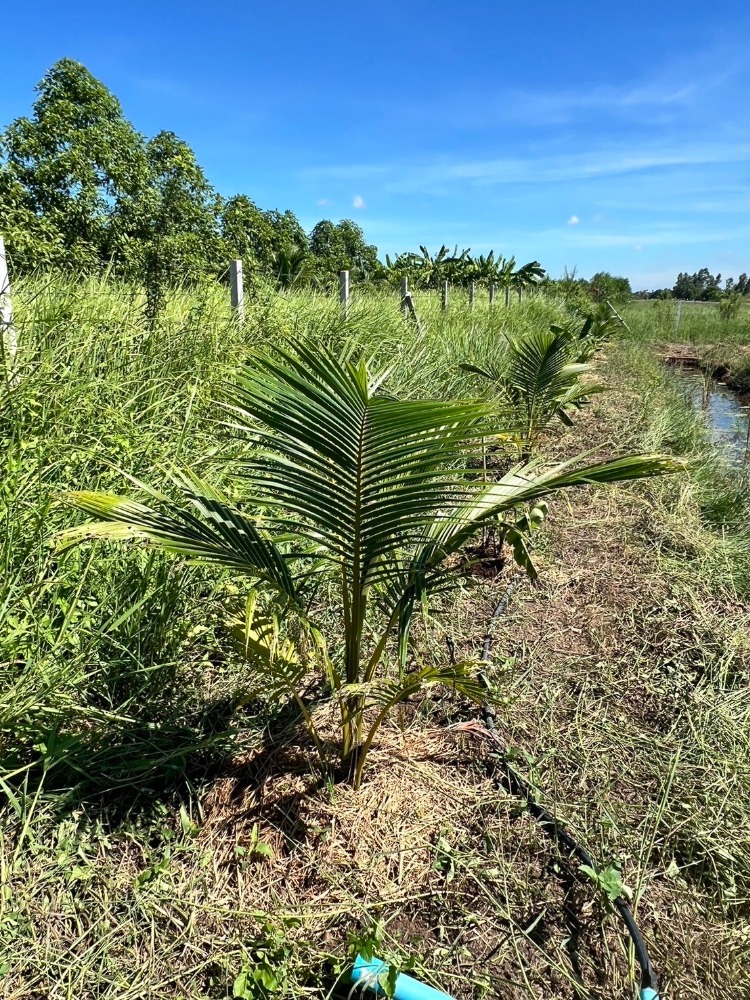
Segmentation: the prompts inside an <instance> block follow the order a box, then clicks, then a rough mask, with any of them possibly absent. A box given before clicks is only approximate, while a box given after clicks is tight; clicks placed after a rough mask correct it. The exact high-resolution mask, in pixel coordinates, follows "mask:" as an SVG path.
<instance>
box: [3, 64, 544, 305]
mask: <svg viewBox="0 0 750 1000" xmlns="http://www.w3.org/2000/svg"><path fill="white" fill-rule="evenodd" d="M36 90H37V98H36V101H35V102H34V104H33V109H32V115H31V117H28V118H19V119H17V120H16V121H14V122H13V123H12V124H11V125H9V126H8V127H7V128H6V129H5V130H4V131H3V132H0V233H2V234H3V235H4V236H5V239H6V244H7V246H8V250H9V257H10V262H11V265H12V269H13V271H14V273H15V274H24V273H29V272H31V271H34V270H37V269H40V268H50V267H55V268H65V269H68V270H70V271H72V272H74V273H76V274H81V273H86V272H93V271H98V270H103V269H109V270H110V271H111V272H112V273H114V274H116V275H119V276H122V277H125V278H130V279H135V280H138V281H142V282H143V283H144V284H145V286H146V288H147V289H148V290H151V291H153V293H154V295H155V297H156V299H158V298H159V296H160V294H161V293H160V289H163V288H164V287H166V286H168V285H170V284H175V283H180V284H182V283H193V282H195V281H198V280H201V279H202V278H206V277H213V278H216V277H221V276H225V275H226V272H227V268H228V264H229V261H230V260H232V259H234V258H237V257H239V258H242V260H243V263H244V271H245V275H246V276H247V278H248V279H249V280H250V281H252V280H253V278H265V279H270V280H272V281H275V282H276V283H277V284H278V285H279V286H281V287H283V288H288V287H291V286H294V285H316V286H324V287H325V286H330V285H332V284H333V283H334V282H335V281H336V276H337V274H338V272H339V271H340V270H344V269H346V270H349V272H350V276H351V279H352V281H353V282H355V283H357V282H360V283H361V282H366V283H370V284H376V283H379V282H392V283H396V282H398V281H399V280H400V279H401V278H403V277H408V278H409V279H410V282H411V283H412V284H413V286H414V287H422V288H437V287H439V285H440V284H441V283H442V282H443V281H451V282H452V283H454V284H465V285H467V284H469V283H470V282H472V281H474V282H477V283H479V284H485V285H496V286H500V287H506V288H511V287H512V288H514V289H523V288H524V287H527V286H529V285H533V284H536V283H537V282H539V281H540V280H542V279H543V278H544V277H545V272H544V270H543V269H542V268H541V266H540V265H539V263H538V262H537V261H531V262H529V263H527V264H521V265H518V264H517V263H516V260H515V258H514V257H509V258H506V257H503V256H502V255H498V256H496V255H495V253H494V252H490V253H489V254H487V255H480V256H478V257H472V255H471V254H470V252H469V251H468V250H463V251H461V252H460V253H459V251H458V248H455V249H454V250H453V251H450V250H449V249H448V247H446V246H443V247H441V248H440V250H439V251H438V252H437V253H436V254H434V255H432V254H430V253H429V252H428V250H427V249H426V248H425V247H420V250H419V252H418V253H405V254H401V255H399V256H398V257H396V258H395V259H394V260H391V259H390V258H386V262H385V263H381V262H380V261H379V260H378V256H377V248H376V247H375V246H373V245H371V244H369V243H367V241H366V240H365V236H364V233H363V231H362V229H361V228H360V226H358V225H357V224H356V223H355V222H353V221H351V220H350V219H344V220H343V221H340V222H336V223H334V222H331V221H329V220H327V219H324V220H322V221H321V222H319V223H318V224H317V225H316V226H315V227H314V228H313V229H312V231H311V232H310V233H307V232H306V231H305V229H304V228H303V226H302V225H301V223H300V222H299V220H298V219H297V217H296V216H295V215H294V213H293V212H291V211H288V210H287V211H283V212H282V211H277V210H276V209H272V210H264V209H261V208H259V207H258V205H256V203H255V202H254V201H253V200H252V198H250V197H249V196H248V195H245V194H238V195H235V196H234V197H231V198H223V197H221V196H220V195H219V194H218V192H217V191H216V190H215V189H214V188H213V187H212V185H211V184H210V183H209V181H208V179H207V178H206V176H205V174H204V173H203V170H202V169H201V167H200V165H199V164H198V162H197V160H196V157H195V154H194V152H193V150H192V149H191V148H190V146H189V145H188V144H187V143H186V142H184V141H183V140H181V139H180V138H178V137H177V136H176V135H175V134H174V133H173V132H159V134H158V135H156V136H154V137H153V138H151V139H146V138H145V137H144V136H143V135H141V134H140V133H139V132H137V131H136V130H135V128H134V127H133V126H132V125H131V123H130V122H129V121H127V120H126V118H125V117H124V115H123V112H122V108H121V106H120V102H119V101H118V100H117V98H116V97H115V96H114V95H113V94H112V93H110V91H109V90H108V89H107V88H106V87H105V86H104V84H103V83H101V82H100V81H99V80H97V79H95V78H94V77H93V76H92V75H91V73H89V72H88V70H87V69H86V68H85V67H84V66H82V65H81V64H80V63H77V62H75V61H73V60H71V59H61V60H60V61H59V62H57V63H56V64H55V65H54V66H53V67H52V68H51V69H50V70H49V71H48V72H47V73H46V74H45V76H44V78H43V79H42V81H41V82H40V84H39V85H38V86H37V88H36Z"/></svg>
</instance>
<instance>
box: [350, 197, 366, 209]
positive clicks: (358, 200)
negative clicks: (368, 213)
mask: <svg viewBox="0 0 750 1000" xmlns="http://www.w3.org/2000/svg"><path fill="white" fill-rule="evenodd" d="M352 206H353V207H354V208H364V207H365V199H364V198H363V197H362V195H361V194H355V195H354V198H353V200H352Z"/></svg>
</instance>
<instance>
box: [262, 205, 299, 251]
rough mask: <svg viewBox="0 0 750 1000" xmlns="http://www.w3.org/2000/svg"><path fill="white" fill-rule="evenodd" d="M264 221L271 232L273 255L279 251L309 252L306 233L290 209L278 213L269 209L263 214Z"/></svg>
mask: <svg viewBox="0 0 750 1000" xmlns="http://www.w3.org/2000/svg"><path fill="white" fill-rule="evenodd" d="M264 215H265V217H266V220H267V222H268V224H269V226H270V227H271V230H272V232H273V253H274V254H276V253H278V252H279V250H291V249H292V248H293V249H295V250H303V251H304V252H305V253H307V251H308V250H309V240H308V238H307V233H306V232H305V230H304V229H303V228H302V224H301V223H300V221H299V219H298V218H297V216H296V215H295V214H294V212H292V211H291V210H290V209H287V210H286V211H285V212H279V211H278V210H277V209H275V208H274V209H270V210H268V211H266V212H264Z"/></svg>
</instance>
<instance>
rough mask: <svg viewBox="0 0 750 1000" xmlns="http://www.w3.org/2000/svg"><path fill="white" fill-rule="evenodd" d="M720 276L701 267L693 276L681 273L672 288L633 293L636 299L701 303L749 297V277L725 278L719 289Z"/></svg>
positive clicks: (684, 272)
mask: <svg viewBox="0 0 750 1000" xmlns="http://www.w3.org/2000/svg"><path fill="white" fill-rule="evenodd" d="M721 280H722V279H721V275H720V274H711V272H710V271H709V270H708V268H707V267H702V268H701V269H700V271H696V272H695V274H688V272H687V271H681V272H680V273H679V274H678V275H677V281H676V282H675V283H674V286H673V287H672V288H657V289H655V290H653V291H641V292H636V293H635V298H637V299H691V300H698V301H701V302H715V301H718V300H720V299H724V298H726V297H727V296H732V297H734V296H738V295H739V296H743V295H750V277H748V276H747V274H744V273H743V274H741V275H740V276H739V278H737V279H736V280H735V279H734V278H725V279H724V287H723V288H722V287H721Z"/></svg>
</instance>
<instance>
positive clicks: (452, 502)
mask: <svg viewBox="0 0 750 1000" xmlns="http://www.w3.org/2000/svg"><path fill="white" fill-rule="evenodd" d="M385 379H386V373H383V372H379V373H376V372H371V371H370V370H369V369H368V366H367V364H366V363H365V362H364V361H358V362H354V361H352V360H350V359H348V358H344V359H338V358H336V357H334V356H333V355H331V354H330V353H328V352H326V351H325V350H322V349H320V348H314V347H311V346H307V345H303V344H297V345H296V346H293V347H283V348H279V349H277V350H274V351H273V352H271V351H267V352H259V353H257V354H256V355H255V356H254V357H253V358H252V360H251V361H250V362H249V363H248V365H247V367H246V369H245V371H244V373H243V374H242V375H241V376H240V377H239V378H238V379H237V382H236V384H235V385H234V386H233V387H232V388H231V390H230V399H229V404H230V408H231V411H232V413H233V420H234V426H235V427H236V429H237V431H238V432H239V433H241V434H243V435H246V436H249V438H250V440H251V442H252V443H253V445H254V451H253V452H252V454H251V457H250V458H248V459H246V460H245V461H244V462H243V463H242V465H241V468H240V473H241V476H242V478H243V479H244V483H245V486H246V499H245V501H244V502H243V503H242V504H241V505H240V504H234V503H231V502H230V501H229V500H227V499H226V498H225V497H224V496H222V495H221V494H220V493H219V492H218V491H216V490H214V489H212V488H211V487H210V486H208V485H207V484H205V483H203V482H200V481H199V480H198V479H196V478H194V477H192V476H181V477H179V482H180V484H181V486H182V488H183V490H184V494H185V503H184V505H179V504H176V503H174V502H170V501H169V500H167V498H166V497H163V496H161V495H159V494H157V493H156V492H155V491H153V490H151V491H150V493H151V495H152V496H153V497H154V498H156V499H157V500H158V505H157V506H156V507H150V506H146V505H145V504H142V503H138V502H136V501H134V500H129V499H125V498H121V497H116V496H110V495H106V494H97V493H74V494H71V495H70V501H71V502H72V503H73V504H74V505H75V506H76V507H78V508H79V509H80V510H82V511H84V512H86V513H87V514H90V515H93V516H95V517H97V518H99V519H100V520H99V521H97V522H95V523H87V524H83V525H81V526H79V527H76V528H73V529H70V530H68V531H67V532H65V533H64V538H63V542H62V545H63V547H65V546H68V545H71V544H75V543H77V542H80V541H83V540H85V539H88V538H93V537H100V538H115V539H132V538H141V539H145V540H147V541H149V542H151V543H153V544H156V545H159V546H161V547H162V548H164V549H166V550H168V551H170V552H174V553H178V554H180V555H182V556H187V557H190V558H193V559H198V560H203V561H206V562H210V563H214V564H217V565H219V566H222V567H225V568H227V569H229V570H232V571H233V572H235V573H238V574H241V575H243V576H245V577H247V578H248V580H250V581H251V582H252V585H253V590H252V593H251V596H250V598H249V599H248V603H247V607H246V610H245V614H244V616H243V617H242V620H240V621H238V622H237V623H236V627H237V631H238V633H239V635H240V636H241V639H242V643H243V646H244V649H245V652H246V654H247V656H248V658H249V659H250V661H251V662H252V663H253V664H254V666H255V668H256V670H257V671H258V674H259V677H258V679H259V682H260V683H262V685H263V686H264V689H265V690H266V691H267V692H269V693H271V694H272V695H276V694H278V695H281V694H282V693H285V694H286V696H287V697H292V698H294V699H295V700H296V702H297V704H298V706H299V709H300V711H301V712H302V714H303V715H304V718H305V720H306V722H307V724H308V726H309V728H310V732H311V734H312V736H313V738H314V739H315V741H316V745H317V746H318V749H319V752H320V754H321V756H322V757H325V753H324V749H323V742H322V740H321V739H320V737H319V734H318V732H317V730H316V724H315V718H314V715H315V713H314V710H313V708H312V707H311V706H310V703H309V702H308V701H306V699H305V698H304V697H303V695H302V690H303V682H304V681H305V680H306V679H308V680H309V677H310V673H311V672H312V671H313V670H314V669H316V670H317V672H319V674H320V675H321V678H322V681H323V683H324V685H325V688H326V694H327V696H328V697H330V698H332V699H334V701H335V702H336V703H337V705H338V711H339V713H340V716H339V717H340V726H341V758H342V762H343V765H344V766H345V767H346V768H347V769H348V770H349V771H351V772H352V773H353V774H354V779H355V782H356V783H357V784H358V783H359V781H360V780H361V777H362V770H363V767H364V763H365V759H366V757H367V752H368V750H369V748H370V746H371V745H372V741H373V738H374V736H375V734H376V732H377V730H378V727H379V726H380V724H381V723H382V722H383V720H384V719H385V718H386V716H387V715H388V712H389V711H390V710H391V709H392V708H393V707H394V706H395V705H398V704H399V703H401V702H403V701H404V700H405V699H407V698H408V697H410V696H411V695H413V694H415V693H416V692H418V691H420V690H421V689H422V688H424V687H425V686H428V685H432V684H447V685H450V686H452V687H454V688H456V689H457V690H458V691H460V692H463V693H464V694H465V695H468V696H469V697H471V698H475V699H479V698H481V697H484V694H483V692H482V690H481V689H480V687H479V685H478V683H477V681H476V679H475V678H474V676H473V674H474V666H475V665H474V664H458V665H457V666H450V667H446V666H437V665H434V664H431V663H428V664H416V665H415V666H413V667H412V668H411V669H410V668H409V665H408V654H407V651H408V639H409V632H410V627H411V623H412V618H413V614H414V609H415V607H419V606H420V604H421V602H422V601H424V600H425V599H426V596H427V595H428V594H429V593H431V592H434V591H435V590H436V589H441V588H445V587H447V586H450V585H451V584H453V583H455V581H456V580H457V579H458V577H459V575H460V574H461V572H462V570H461V568H460V565H459V560H456V559H455V558H453V557H454V556H455V554H456V553H458V552H460V550H461V549H462V548H463V546H464V545H465V544H466V542H468V541H469V540H470V539H471V538H472V536H473V535H475V534H476V533H477V532H478V531H480V530H481V529H482V528H483V526H486V525H488V524H498V523H499V524H501V525H502V524H506V525H508V526H510V527H511V528H512V527H515V526H516V525H517V523H518V522H519V514H520V513H521V512H522V511H523V510H524V509H525V508H528V507H529V506H531V505H534V504H535V503H536V502H537V501H539V500H540V498H542V497H544V496H547V495H548V494H550V493H553V492H555V491H556V490H559V489H563V488H565V487H569V486H577V485H582V484H588V483H612V482H619V481H623V480H628V479H635V478H638V477H641V476H654V475H659V474H661V473H664V472H668V471H671V470H672V469H674V468H675V463H674V462H672V461H671V460H670V459H667V458H662V457H658V456H645V457H641V456H632V457H628V458H621V459H618V460H616V461H612V462H605V463H601V464H598V465H593V466H589V467H586V468H578V469H575V468H573V467H571V465H570V463H567V464H565V465H561V466H558V467H557V468H555V469H551V470H542V469H541V468H538V467H534V468H532V467H530V466H526V467H524V468H520V467H519V468H516V469H513V470H512V471H510V472H509V473H507V474H506V475H505V476H503V478H502V479H501V480H500V481H499V482H495V483H490V484H487V483H481V482H477V481H476V478H475V476H476V473H475V472H472V471H470V470H469V468H468V466H469V460H470V459H471V458H472V457H473V456H475V455H476V452H477V449H478V441H479V439H480V438H481V435H482V434H483V433H492V432H493V431H494V430H496V429H497V428H496V427H495V422H494V418H493V408H492V406H490V405H489V404H487V403H485V402H481V401H476V400H474V401H471V400H470V401H448V402H446V401H442V400H401V399H397V398H394V397H393V396H391V395H388V394H386V393H384V392H383V391H382V386H383V383H384V382H385ZM323 583H325V584H326V586H327V588H328V593H329V594H331V593H332V594H334V595H335V598H336V601H337V602H338V611H339V613H340V620H341V630H342V638H343V644H342V649H341V652H340V654H337V655H335V656H332V655H331V654H330V653H329V651H328V649H327V647H326V643H325V641H324V639H323V637H322V624H321V619H320V618H319V617H318V616H319V615H320V614H321V612H320V604H321V601H320V586H321V584H323ZM282 623H283V626H284V628H283V632H284V635H285V637H282ZM290 636H294V637H295V639H294V641H292V639H291V638H290Z"/></svg>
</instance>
